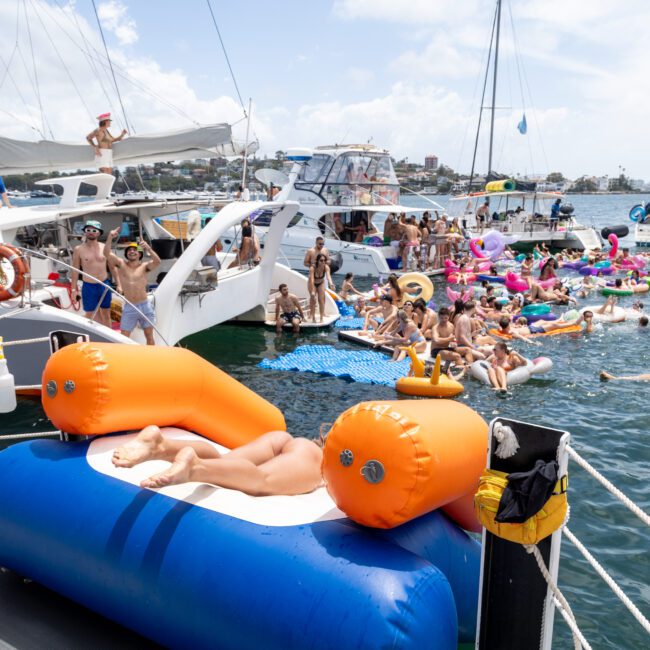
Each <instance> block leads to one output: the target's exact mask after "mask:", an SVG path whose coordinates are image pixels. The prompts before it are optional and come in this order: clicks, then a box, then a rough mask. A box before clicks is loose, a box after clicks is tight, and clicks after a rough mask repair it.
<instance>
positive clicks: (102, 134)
mask: <svg viewBox="0 0 650 650" xmlns="http://www.w3.org/2000/svg"><path fill="white" fill-rule="evenodd" d="M97 120H98V121H99V126H98V127H97V128H96V129H95V130H94V131H93V132H92V133H89V134H88V135H87V136H86V140H88V144H89V145H90V146H91V147H92V148H93V149H94V150H95V162H96V163H97V167H98V168H99V171H100V172H104V173H105V174H112V173H113V142H119V141H120V140H122V139H123V138H124V136H125V135H126V133H127V131H126V129H122V133H121V134H120V136H119V137H117V138H114V137H113V136H112V135H111V134H110V133H109V131H108V127H109V126H110V125H111V121H112V120H111V114H110V113H102V114H101V115H98V116H97Z"/></svg>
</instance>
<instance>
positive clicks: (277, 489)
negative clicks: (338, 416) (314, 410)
mask: <svg viewBox="0 0 650 650" xmlns="http://www.w3.org/2000/svg"><path fill="white" fill-rule="evenodd" d="M281 433H282V432H281ZM246 446H248V445H246ZM322 456H323V453H322V451H321V449H320V447H318V446H317V445H316V444H315V443H313V442H311V441H310V440H306V439H305V438H291V439H290V440H288V441H287V442H286V443H285V444H284V445H283V446H282V448H281V449H280V451H279V453H277V454H276V455H275V456H274V457H273V458H271V459H270V460H268V461H266V462H264V463H262V464H261V465H255V464H254V463H253V462H251V461H250V460H249V459H248V458H245V457H243V456H241V455H240V456H234V457H233V456H232V454H228V455H227V456H224V457H222V458H219V459H202V458H199V457H198V456H197V455H196V452H195V451H194V449H192V448H190V447H188V448H185V449H182V450H181V451H180V452H179V453H178V454H177V455H176V458H175V459H174V462H173V463H172V466H171V467H170V468H169V469H168V470H167V471H166V472H162V473H161V474H156V475H154V476H152V477H151V478H149V479H146V480H144V481H142V483H141V484H140V485H141V486H142V487H148V488H158V487H163V486H166V485H176V484H178V483H185V482H187V481H198V482H201V483H210V484H212V485H219V486H221V487H224V488H229V489H232V490H240V491H242V492H245V493H246V494H250V495H252V496H268V495H272V494H287V495H292V494H305V493H307V492H311V491H312V490H314V489H315V488H316V487H318V485H320V483H321V474H320V464H321V461H322Z"/></svg>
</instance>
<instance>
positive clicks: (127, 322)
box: [104, 228, 160, 345]
mask: <svg viewBox="0 0 650 650" xmlns="http://www.w3.org/2000/svg"><path fill="white" fill-rule="evenodd" d="M119 232H120V229H119V228H115V230H111V232H110V233H109V234H108V237H107V238H106V243H105V244H104V256H105V257H106V259H107V260H108V266H109V267H110V269H111V271H114V272H115V273H116V275H117V277H118V278H119V280H120V286H121V287H122V290H123V293H124V297H125V298H126V299H127V300H128V301H129V302H130V303H131V304H132V305H133V307H132V306H131V305H130V304H129V302H125V303H124V308H123V309H122V320H121V322H120V331H121V333H122V334H123V335H124V336H127V337H128V336H131V332H132V331H133V330H134V329H135V327H136V325H138V323H139V324H140V327H141V328H142V329H143V330H144V336H145V338H146V340H147V345H154V340H153V326H154V323H155V315H154V313H153V309H152V308H151V305H150V304H149V300H148V299H147V273H148V272H149V271H153V270H154V269H156V268H158V267H159V266H160V258H159V257H158V255H156V253H155V252H154V250H153V249H152V248H151V246H149V244H147V242H145V241H143V240H140V241H139V242H138V243H137V244H129V245H128V246H127V247H126V248H125V249H124V257H125V258H126V261H124V260H121V259H120V258H119V257H118V256H117V255H115V254H114V253H113V252H112V250H111V247H112V244H113V238H114V237H117V234H118V233H119ZM144 251H146V252H147V254H148V255H149V256H150V257H151V260H150V261H149V262H146V263H143V262H142V258H143V257H144Z"/></svg>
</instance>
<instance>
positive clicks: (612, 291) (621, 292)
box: [600, 287, 634, 296]
mask: <svg viewBox="0 0 650 650" xmlns="http://www.w3.org/2000/svg"><path fill="white" fill-rule="evenodd" d="M600 293H601V294H602V295H603V296H632V295H633V294H634V291H632V289H616V288H614V287H603V288H602V289H601V290H600Z"/></svg>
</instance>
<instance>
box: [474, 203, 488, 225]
mask: <svg viewBox="0 0 650 650" xmlns="http://www.w3.org/2000/svg"><path fill="white" fill-rule="evenodd" d="M489 216H490V202H489V201H488V200H487V199H486V200H485V203H484V204H483V205H482V206H480V207H479V209H478V210H477V211H476V225H477V226H478V230H479V232H481V230H483V228H484V227H485V225H486V224H487V220H488V217H489Z"/></svg>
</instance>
